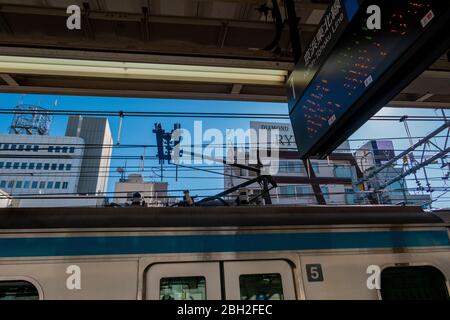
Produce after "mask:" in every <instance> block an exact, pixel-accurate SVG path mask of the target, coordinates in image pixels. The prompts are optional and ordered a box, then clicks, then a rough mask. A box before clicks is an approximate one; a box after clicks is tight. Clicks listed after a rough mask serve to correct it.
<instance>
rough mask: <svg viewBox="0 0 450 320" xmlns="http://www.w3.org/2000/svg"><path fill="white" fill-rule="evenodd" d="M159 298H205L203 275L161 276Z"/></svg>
mask: <svg viewBox="0 0 450 320" xmlns="http://www.w3.org/2000/svg"><path fill="white" fill-rule="evenodd" d="M159 291H160V299H161V300H206V279H205V277H177V278H162V279H161V280H160V288H159Z"/></svg>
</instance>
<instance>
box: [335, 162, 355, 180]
mask: <svg viewBox="0 0 450 320" xmlns="http://www.w3.org/2000/svg"><path fill="white" fill-rule="evenodd" d="M334 176H335V177H338V178H351V177H352V169H351V168H350V167H349V166H345V165H335V166H334Z"/></svg>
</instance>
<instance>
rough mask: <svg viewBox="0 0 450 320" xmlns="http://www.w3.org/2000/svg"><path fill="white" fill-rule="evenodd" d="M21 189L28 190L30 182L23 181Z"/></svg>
mask: <svg viewBox="0 0 450 320" xmlns="http://www.w3.org/2000/svg"><path fill="white" fill-rule="evenodd" d="M23 187H24V189H28V188H29V187H30V181H25V182H24V183H23Z"/></svg>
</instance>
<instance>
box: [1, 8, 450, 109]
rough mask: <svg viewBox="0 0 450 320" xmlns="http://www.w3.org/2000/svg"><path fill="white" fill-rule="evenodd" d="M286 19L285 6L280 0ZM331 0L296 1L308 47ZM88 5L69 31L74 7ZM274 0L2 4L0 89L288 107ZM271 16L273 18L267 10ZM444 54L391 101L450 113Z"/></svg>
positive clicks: (287, 52) (286, 61) (285, 56)
mask: <svg viewBox="0 0 450 320" xmlns="http://www.w3.org/2000/svg"><path fill="white" fill-rule="evenodd" d="M278 3H279V8H280V14H281V16H282V18H283V19H284V18H285V16H286V10H285V7H284V1H278ZM329 3H330V1H328V0H316V1H314V0H295V8H296V14H297V17H298V18H299V22H298V29H299V30H300V39H301V43H302V46H303V47H305V46H306V44H307V43H309V41H310V39H311V38H312V36H313V35H314V32H315V29H316V27H317V25H318V23H319V22H320V19H321V18H322V16H323V13H324V12H325V10H326V8H327V7H328V5H329ZM73 4H76V5H79V6H80V8H81V9H82V22H81V30H68V29H67V28H66V20H67V17H68V16H69V14H67V13H66V9H67V7H68V6H69V5H73ZM271 7H272V1H270V0H221V1H216V0H170V1H168V0H127V1H123V0H89V1H87V0H84V1H83V0H0V92H16V93H45V94H47V93H48V94H70V95H96V96H102V95H104V96H123V97H159V98H188V99H218V100H243V101H270V102H285V101H287V98H286V89H285V84H284V83H285V80H286V78H287V76H288V74H289V72H290V71H291V70H292V69H293V67H294V59H293V56H292V49H291V41H290V35H289V27H288V25H287V23H284V25H283V29H282V32H281V33H280V34H279V41H278V47H277V48H276V49H272V50H267V48H268V47H270V46H269V45H270V44H271V43H272V41H273V40H274V39H275V38H276V36H277V31H276V24H275V23H274V19H273V18H272V14H271V13H270V11H269V12H267V10H266V9H267V8H271ZM266 13H268V14H266ZM449 81H450V63H449V61H448V56H447V55H446V56H443V57H441V58H440V59H439V60H438V61H436V62H435V63H434V64H433V65H432V66H431V67H430V68H429V70H426V71H425V72H424V73H423V74H422V75H421V76H420V77H419V78H418V79H416V80H415V81H414V82H413V83H411V84H410V85H409V86H408V87H407V88H405V89H404V91H403V92H402V93H401V94H400V95H399V96H398V97H397V98H396V99H395V101H392V102H391V105H393V106H400V107H407V106H411V105H414V106H422V107H430V108H435V107H450V92H449V91H448V83H449Z"/></svg>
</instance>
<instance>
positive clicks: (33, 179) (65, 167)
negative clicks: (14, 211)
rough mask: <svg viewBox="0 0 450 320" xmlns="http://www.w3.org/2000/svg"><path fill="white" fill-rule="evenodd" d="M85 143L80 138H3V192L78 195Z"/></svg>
mask: <svg viewBox="0 0 450 320" xmlns="http://www.w3.org/2000/svg"><path fill="white" fill-rule="evenodd" d="M83 147H84V141H83V139H81V138H78V137H56V136H47V135H19V134H1V135H0V189H3V190H4V191H6V192H7V193H9V194H10V195H11V196H13V197H14V196H15V195H20V194H36V195H39V194H56V193H72V194H73V193H76V192H77V190H78V184H79V172H80V168H81V165H82V159H83V149H84V148H83Z"/></svg>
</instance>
